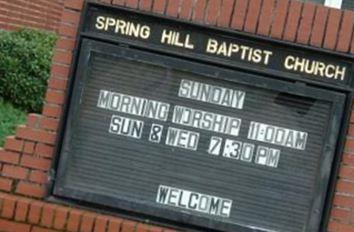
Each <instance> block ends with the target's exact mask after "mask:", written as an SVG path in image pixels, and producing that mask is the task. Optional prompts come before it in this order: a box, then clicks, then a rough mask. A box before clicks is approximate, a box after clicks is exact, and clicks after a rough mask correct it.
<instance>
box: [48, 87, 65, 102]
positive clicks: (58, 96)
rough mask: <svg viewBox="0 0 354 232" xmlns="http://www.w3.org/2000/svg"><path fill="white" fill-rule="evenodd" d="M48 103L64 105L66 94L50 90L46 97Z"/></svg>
mask: <svg viewBox="0 0 354 232" xmlns="http://www.w3.org/2000/svg"><path fill="white" fill-rule="evenodd" d="M45 100H46V102H49V103H53V104H58V105H62V104H63V103H64V100H65V94H64V92H63V91H61V90H60V91H58V90H52V89H48V90H47V94H46V97H45Z"/></svg>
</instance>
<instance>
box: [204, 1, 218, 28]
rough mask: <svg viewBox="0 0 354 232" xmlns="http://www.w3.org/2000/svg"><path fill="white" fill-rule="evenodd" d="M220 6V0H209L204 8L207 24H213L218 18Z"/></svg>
mask: <svg viewBox="0 0 354 232" xmlns="http://www.w3.org/2000/svg"><path fill="white" fill-rule="evenodd" d="M220 8H221V0H214V1H209V2H208V6H207V8H206V19H205V22H206V23H207V24H211V25H215V24H216V21H217V19H218V16H219V13H220Z"/></svg>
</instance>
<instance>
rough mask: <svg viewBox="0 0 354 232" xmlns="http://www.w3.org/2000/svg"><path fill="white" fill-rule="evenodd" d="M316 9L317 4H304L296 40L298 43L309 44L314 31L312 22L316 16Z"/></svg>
mask: <svg viewBox="0 0 354 232" xmlns="http://www.w3.org/2000/svg"><path fill="white" fill-rule="evenodd" d="M315 9H316V5H315V4H312V3H307V4H304V7H303V10H302V14H301V20H300V25H299V29H298V34H297V40H296V41H297V42H298V43H302V44H307V43H308V42H309V40H310V36H311V31H312V22H313V19H314V15H315Z"/></svg>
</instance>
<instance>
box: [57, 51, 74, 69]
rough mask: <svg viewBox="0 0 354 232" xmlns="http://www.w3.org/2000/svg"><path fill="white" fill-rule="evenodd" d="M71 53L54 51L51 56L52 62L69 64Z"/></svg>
mask: <svg viewBox="0 0 354 232" xmlns="http://www.w3.org/2000/svg"><path fill="white" fill-rule="evenodd" d="M72 57H73V56H72V52H71V51H67V50H56V51H55V53H54V56H53V62H57V63H60V64H67V65H69V64H71V61H72Z"/></svg>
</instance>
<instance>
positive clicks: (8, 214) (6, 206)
mask: <svg viewBox="0 0 354 232" xmlns="http://www.w3.org/2000/svg"><path fill="white" fill-rule="evenodd" d="M15 208H16V198H15V197H6V198H5V199H4V201H3V203H2V212H1V217H3V218H7V219H12V218H13V217H14V215H15ZM0 228H1V227H0Z"/></svg>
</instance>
